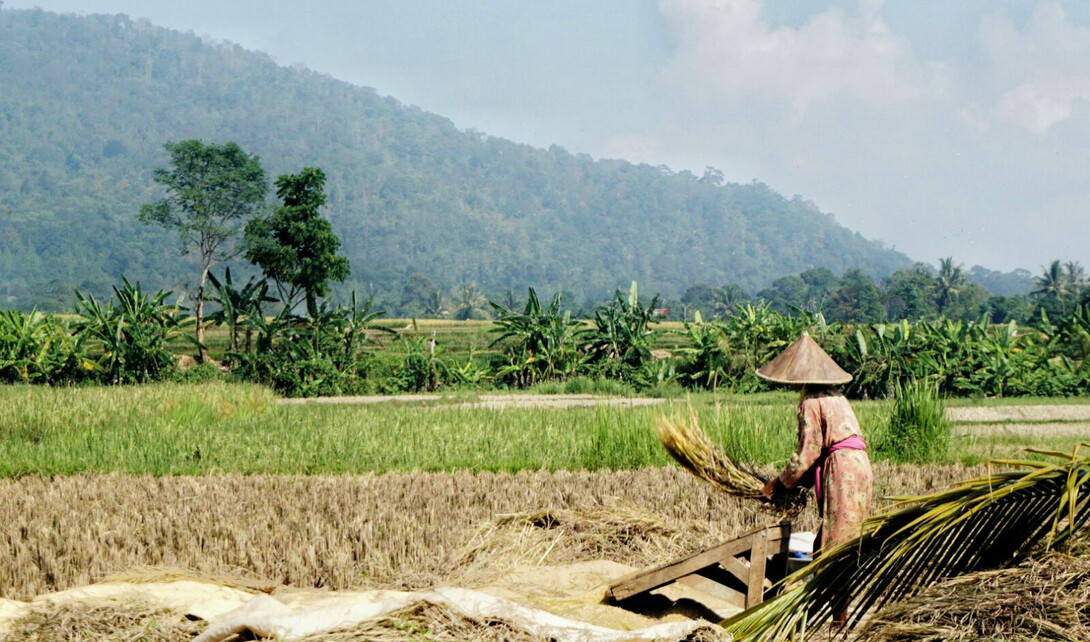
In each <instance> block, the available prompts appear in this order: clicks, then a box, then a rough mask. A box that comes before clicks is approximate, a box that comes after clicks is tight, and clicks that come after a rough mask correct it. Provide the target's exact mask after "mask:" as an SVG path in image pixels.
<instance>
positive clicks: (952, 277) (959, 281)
mask: <svg viewBox="0 0 1090 642" xmlns="http://www.w3.org/2000/svg"><path fill="white" fill-rule="evenodd" d="M964 285H965V273H964V272H963V271H962V269H961V265H960V264H958V265H955V264H954V257H952V256H948V257H946V258H945V259H939V273H938V275H937V276H936V277H935V304H936V305H938V306H939V312H946V308H948V307H950V304H951V303H953V301H954V299H956V298H958V293H959V292H961V289H962V287H964Z"/></svg>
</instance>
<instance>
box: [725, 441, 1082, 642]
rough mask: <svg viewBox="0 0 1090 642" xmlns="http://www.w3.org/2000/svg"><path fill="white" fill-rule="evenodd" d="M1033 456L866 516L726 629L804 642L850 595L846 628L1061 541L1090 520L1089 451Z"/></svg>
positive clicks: (743, 637)
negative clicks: (849, 536)
mask: <svg viewBox="0 0 1090 642" xmlns="http://www.w3.org/2000/svg"><path fill="white" fill-rule="evenodd" d="M1031 452H1033V453H1035V454H1037V455H1038V456H1041V457H1043V458H1044V459H1045V461H1018V462H1015V461H998V462H993V463H994V464H996V465H997V466H1000V467H1003V468H1010V469H1011V470H1004V471H1003V472H996V473H992V474H990V475H987V476H985V477H980V478H978V479H973V480H969V481H965V482H962V483H961V484H959V485H956V486H954V487H952V488H950V489H948V490H945V491H942V492H939V493H935V494H933V495H928V496H924V497H914V498H902V499H900V500H898V502H897V503H895V504H894V505H893V506H892V507H890V508H889V509H887V510H885V511H883V512H881V513H879V514H877V515H875V516H874V517H871V518H870V519H869V520H867V522H866V523H865V524H864V525H863V529H862V530H863V532H862V535H860V537H858V538H856V539H854V540H851V541H849V542H845V543H844V544H841V545H840V546H837V547H835V548H832V549H830V550H828V551H826V552H823V553H822V554H821V555H820V556H819V557H818V558H817V559H815V560H814V562H813V563H812V564H810V565H809V566H807V567H806V568H804V569H802V570H801V571H798V572H797V573H795V574H794V575H792V576H790V577H788V578H787V579H786V580H784V583H785V585H786V586H787V587H788V589H787V590H786V591H785V592H784V593H782V594H780V595H779V596H777V597H775V598H773V599H771V600H769V601H767V602H764V603H762V604H759V605H757V606H755V607H753V608H751V609H749V610H747V611H744V612H742V613H740V614H738V615H737V616H735V617H733V618H731V619H730V620H728V621H726V622H725V623H724V624H725V626H726V627H727V629H728V630H729V631H730V632H731V633H732V634H733V635H734V639H735V640H739V641H742V642H749V641H756V640H759V641H762V642H765V641H768V642H772V641H776V642H779V641H781V640H792V639H807V638H808V637H811V636H813V635H814V634H815V633H816V632H817V630H818V629H819V628H820V627H821V626H822V625H823V624H825V623H826V622H828V621H829V620H830V619H831V618H832V616H833V615H834V614H835V613H838V612H840V611H841V610H842V609H844V608H845V607H846V606H847V605H848V603H849V600H852V601H854V605H855V610H854V612H853V613H852V615H851V617H850V618H849V620H848V623H847V624H848V626H849V627H852V626H855V625H856V624H858V622H859V621H860V619H861V618H862V617H863V616H864V615H865V614H866V613H868V612H869V611H871V610H872V609H875V608H877V607H880V606H882V605H883V604H884V603H886V602H889V601H897V600H901V599H904V598H907V597H910V596H911V595H913V594H915V593H916V592H918V591H919V590H920V589H921V588H923V587H925V586H927V585H929V584H931V583H933V582H936V581H939V580H942V579H945V578H949V577H953V576H956V575H960V574H962V573H968V572H973V571H980V570H986V569H991V568H997V567H1001V566H1008V565H1011V564H1014V563H1017V562H1019V561H1021V559H1022V558H1024V557H1025V556H1026V555H1027V554H1029V553H1030V552H1031V551H1034V550H1039V549H1041V548H1044V549H1048V548H1051V547H1054V546H1057V545H1059V544H1061V543H1063V542H1064V541H1065V540H1067V539H1069V538H1071V537H1072V536H1073V535H1074V534H1075V533H1077V532H1078V531H1079V530H1080V528H1082V526H1084V525H1085V524H1086V522H1087V520H1088V518H1090V493H1088V492H1087V491H1088V490H1090V456H1083V455H1080V454H1079V449H1078V448H1076V449H1075V451H1074V452H1073V453H1071V454H1065V453H1059V452H1051V451H1039V450H1033V451H1031ZM1083 536H1084V535H1083Z"/></svg>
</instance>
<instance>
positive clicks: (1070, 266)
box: [1064, 261, 1086, 294]
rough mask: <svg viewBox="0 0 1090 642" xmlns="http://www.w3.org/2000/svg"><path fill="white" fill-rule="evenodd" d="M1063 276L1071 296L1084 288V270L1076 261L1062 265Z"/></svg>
mask: <svg viewBox="0 0 1090 642" xmlns="http://www.w3.org/2000/svg"><path fill="white" fill-rule="evenodd" d="M1064 276H1066V277H1067V285H1068V287H1069V288H1070V289H1071V293H1072V294H1078V293H1079V291H1081V290H1082V289H1083V287H1085V286H1086V270H1084V269H1083V268H1082V265H1081V264H1080V263H1079V262H1078V261H1068V262H1067V263H1064Z"/></svg>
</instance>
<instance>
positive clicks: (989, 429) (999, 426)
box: [954, 421, 1090, 440]
mask: <svg viewBox="0 0 1090 642" xmlns="http://www.w3.org/2000/svg"><path fill="white" fill-rule="evenodd" d="M954 433H955V434H958V435H969V434H972V435H995V436H999V437H1029V438H1047V437H1085V438H1086V439H1088V440H1090V423H1084V422H1081V421H1079V422H1042V423H1029V424H1026V423H1013V422H1001V423H992V424H962V425H959V426H955V427H954Z"/></svg>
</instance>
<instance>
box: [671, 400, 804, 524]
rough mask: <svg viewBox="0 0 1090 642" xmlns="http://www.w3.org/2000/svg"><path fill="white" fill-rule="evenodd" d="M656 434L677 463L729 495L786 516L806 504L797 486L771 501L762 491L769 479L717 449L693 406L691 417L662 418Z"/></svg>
mask: <svg viewBox="0 0 1090 642" xmlns="http://www.w3.org/2000/svg"><path fill="white" fill-rule="evenodd" d="M655 434H656V435H657V436H658V438H659V442H661V443H662V445H663V447H664V448H666V452H668V453H670V456H671V457H673V458H674V460H675V461H677V463H679V464H681V466H682V467H683V468H685V469H686V470H688V471H689V472H691V473H692V474H694V475H696V476H697V477H699V478H700V479H703V480H704V481H707V482H711V484H712V485H713V486H715V487H716V488H718V489H719V490H721V491H723V492H725V493H727V494H728V495H732V496H734V497H741V498H743V499H754V500H757V501H759V502H761V504H762V505H763V506H764V507H766V508H768V509H769V510H772V511H774V512H777V513H782V514H783V515H784V516H785V517H794V516H795V515H797V514H798V513H799V512H800V511H802V509H803V508H804V507H805V506H806V492H805V490H802V489H798V488H796V489H792V490H785V491H784V492H781V493H778V494H777V495H776V496H775V497H773V498H772V501H769V500H768V499H767V498H766V497H765V496H764V495H763V494H762V493H761V491H762V490H763V489H764V485H765V482H766V481H768V480H767V479H763V478H761V477H760V476H758V475H757V474H756V473H755V472H753V471H750V470H748V469H746V468H743V467H742V466H740V465H739V464H738V463H737V462H735V461H734V460H733V459H732V458H731V457H730V455H729V454H728V453H726V452H723V451H722V450H720V449H718V448H716V447H715V445H714V444H712V442H711V441H710V440H709V439H708V436H707V435H706V434H705V433H704V431H703V430H701V429H700V423H699V421H697V418H696V413H695V412H694V411H693V409H692V407H690V408H689V413H688V416H685V415H683V414H681V413H677V414H675V415H674V416H673V417H670V416H665V415H664V416H662V417H660V418H659V419H658V420H657V421H656V422H655ZM781 488H782V486H781Z"/></svg>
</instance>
